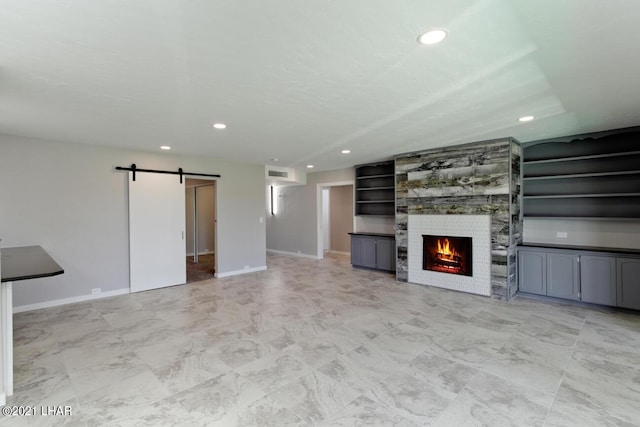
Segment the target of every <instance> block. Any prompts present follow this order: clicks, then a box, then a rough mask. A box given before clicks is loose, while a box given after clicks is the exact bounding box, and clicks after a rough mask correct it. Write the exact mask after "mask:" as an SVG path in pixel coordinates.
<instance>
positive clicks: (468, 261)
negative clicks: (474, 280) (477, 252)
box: [422, 234, 473, 276]
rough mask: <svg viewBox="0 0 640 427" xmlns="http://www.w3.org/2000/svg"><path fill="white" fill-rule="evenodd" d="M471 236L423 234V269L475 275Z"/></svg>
mask: <svg viewBox="0 0 640 427" xmlns="http://www.w3.org/2000/svg"><path fill="white" fill-rule="evenodd" d="M471 242H472V239H471V237H453V236H434V235H429V234H423V235H422V269H423V270H430V271H438V272H441V273H449V274H458V275H462V276H473V260H472V255H471V254H472V251H471Z"/></svg>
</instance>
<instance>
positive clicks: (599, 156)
mask: <svg viewBox="0 0 640 427" xmlns="http://www.w3.org/2000/svg"><path fill="white" fill-rule="evenodd" d="M636 154H640V151H624V152H620V153H606V154H592V155H587V156H573V157H561V158H557V159H543V160H526V161H524V162H523V163H524V164H525V165H541V164H546V163H558V162H573V161H575V160H590V159H604V158H608V157H620V156H629V155H636Z"/></svg>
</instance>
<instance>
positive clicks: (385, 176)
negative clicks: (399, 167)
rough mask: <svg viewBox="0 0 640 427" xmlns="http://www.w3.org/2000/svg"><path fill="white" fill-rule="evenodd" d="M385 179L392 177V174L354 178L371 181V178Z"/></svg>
mask: <svg viewBox="0 0 640 427" xmlns="http://www.w3.org/2000/svg"><path fill="white" fill-rule="evenodd" d="M387 177H393V174H392V173H385V174H382V175H369V176H358V177H356V179H372V178H387Z"/></svg>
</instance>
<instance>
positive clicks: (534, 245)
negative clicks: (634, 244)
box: [518, 243, 640, 255]
mask: <svg viewBox="0 0 640 427" xmlns="http://www.w3.org/2000/svg"><path fill="white" fill-rule="evenodd" d="M518 247H525V248H551V249H570V250H575V251H592V252H610V253H621V254H635V255H640V249H625V248H606V247H601V246H578V245H556V244H547V243H522V244H520V245H518Z"/></svg>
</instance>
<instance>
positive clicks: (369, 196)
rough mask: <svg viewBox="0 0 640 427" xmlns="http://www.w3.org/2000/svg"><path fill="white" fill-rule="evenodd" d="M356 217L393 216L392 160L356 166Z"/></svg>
mask: <svg viewBox="0 0 640 427" xmlns="http://www.w3.org/2000/svg"><path fill="white" fill-rule="evenodd" d="M355 199H356V215H371V216H394V214H395V165H394V162H393V160H389V161H385V162H380V163H370V164H366V165H359V166H356V192H355Z"/></svg>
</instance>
